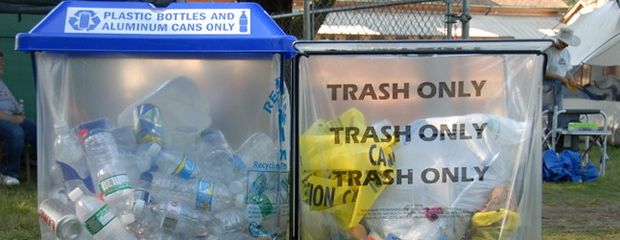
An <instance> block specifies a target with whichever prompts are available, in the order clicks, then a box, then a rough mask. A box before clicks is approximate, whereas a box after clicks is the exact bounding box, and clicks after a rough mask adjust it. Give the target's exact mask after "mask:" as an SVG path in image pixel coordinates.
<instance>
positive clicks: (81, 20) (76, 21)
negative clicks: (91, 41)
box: [69, 10, 101, 31]
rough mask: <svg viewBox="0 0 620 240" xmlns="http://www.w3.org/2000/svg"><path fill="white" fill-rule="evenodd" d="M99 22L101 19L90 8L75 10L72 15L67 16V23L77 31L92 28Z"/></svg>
mask: <svg viewBox="0 0 620 240" xmlns="http://www.w3.org/2000/svg"><path fill="white" fill-rule="evenodd" d="M100 22H101V20H100V19H99V17H97V15H96V13H95V12H94V11H92V10H80V11H77V12H75V14H73V16H72V17H69V24H70V25H71V27H72V28H73V29H74V30H78V31H90V30H93V29H95V28H96V27H97V25H99V23H100Z"/></svg>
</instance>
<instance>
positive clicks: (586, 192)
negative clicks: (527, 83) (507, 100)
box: [0, 147, 620, 240]
mask: <svg viewBox="0 0 620 240" xmlns="http://www.w3.org/2000/svg"><path fill="white" fill-rule="evenodd" d="M608 154H609V156H610V160H609V162H608V164H607V173H606V175H605V176H604V177H601V178H599V179H598V180H597V181H596V182H594V183H589V184H586V183H560V184H558V183H544V184H543V202H542V204H543V226H542V230H543V235H542V237H543V239H545V240H547V239H549V240H556V239H557V240H560V239H561V240H571V239H620V149H619V148H615V147H610V148H609V149H608ZM590 160H591V161H593V162H596V163H598V152H597V151H596V149H595V150H593V154H592V155H591V156H590ZM36 204H37V201H36V186H35V184H34V183H28V184H22V185H20V186H16V187H6V186H0V239H3V240H4V239H7V240H9V239H24V240H25V239H38V238H40V234H39V221H38V220H37V205H36Z"/></svg>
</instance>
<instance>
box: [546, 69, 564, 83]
mask: <svg viewBox="0 0 620 240" xmlns="http://www.w3.org/2000/svg"><path fill="white" fill-rule="evenodd" d="M545 79H548V80H557V81H560V82H561V83H562V84H564V85H567V84H568V79H566V78H564V77H562V76H560V75H557V74H554V73H551V72H549V71H547V72H546V73H545Z"/></svg>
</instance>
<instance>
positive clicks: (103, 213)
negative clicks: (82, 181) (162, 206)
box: [69, 187, 136, 240]
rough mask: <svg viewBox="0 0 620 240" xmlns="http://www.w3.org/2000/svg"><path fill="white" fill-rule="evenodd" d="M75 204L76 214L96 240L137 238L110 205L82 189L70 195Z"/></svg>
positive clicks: (74, 190) (130, 239) (76, 189)
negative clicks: (125, 226)
mask: <svg viewBox="0 0 620 240" xmlns="http://www.w3.org/2000/svg"><path fill="white" fill-rule="evenodd" d="M69 198H70V199H71V201H73V202H75V214H76V216H77V218H78V219H79V220H80V222H82V224H83V225H84V226H85V227H86V230H87V231H88V232H89V233H90V234H91V235H92V236H93V238H94V239H95V240H117V239H124V240H132V239H136V237H135V236H134V235H133V234H132V233H130V232H128V231H127V230H126V229H125V228H124V226H123V224H122V223H121V221H120V220H119V219H118V218H117V217H116V215H115V214H114V212H113V211H112V209H111V208H110V206H109V205H107V204H105V203H103V202H102V201H100V200H99V199H97V198H95V197H93V196H89V195H86V194H85V193H84V191H83V190H82V189H81V188H79V187H78V188H75V189H73V191H71V192H70V193H69Z"/></svg>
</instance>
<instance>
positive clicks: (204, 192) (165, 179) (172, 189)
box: [142, 173, 245, 212]
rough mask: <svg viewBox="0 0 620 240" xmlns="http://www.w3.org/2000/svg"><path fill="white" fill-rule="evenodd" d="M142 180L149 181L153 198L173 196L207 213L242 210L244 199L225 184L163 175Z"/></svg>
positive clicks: (144, 176)
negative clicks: (232, 209)
mask: <svg viewBox="0 0 620 240" xmlns="http://www.w3.org/2000/svg"><path fill="white" fill-rule="evenodd" d="M142 178H143V179H149V178H150V179H151V184H150V190H151V194H152V195H153V196H157V195H167V194H175V195H176V196H177V197H179V198H183V199H184V200H185V201H187V202H190V203H194V205H195V207H196V208H199V209H204V210H207V211H209V212H219V211H221V210H224V209H228V208H234V207H236V208H242V207H243V204H244V199H245V197H244V196H243V195H241V194H235V193H233V192H231V191H230V189H228V187H226V185H225V184H223V183H220V182H215V181H210V180H208V179H206V178H198V179H189V180H183V179H179V178H176V177H172V176H168V175H164V174H157V173H154V174H148V173H146V174H143V176H142Z"/></svg>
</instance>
